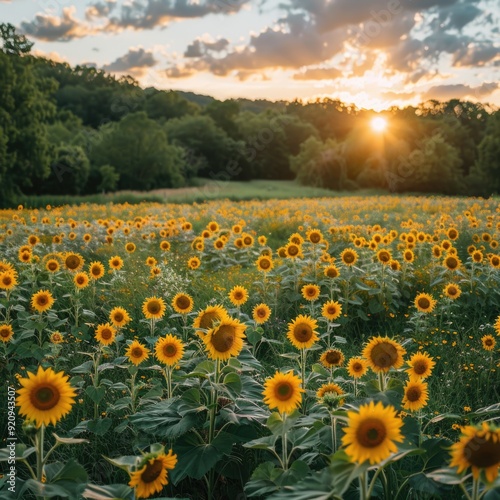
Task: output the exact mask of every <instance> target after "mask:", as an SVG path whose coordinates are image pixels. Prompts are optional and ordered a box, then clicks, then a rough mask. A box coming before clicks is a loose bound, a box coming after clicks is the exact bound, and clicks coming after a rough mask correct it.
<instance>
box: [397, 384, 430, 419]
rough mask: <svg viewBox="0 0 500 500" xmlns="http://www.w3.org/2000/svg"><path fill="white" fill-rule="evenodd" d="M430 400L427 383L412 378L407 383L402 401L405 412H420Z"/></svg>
mask: <svg viewBox="0 0 500 500" xmlns="http://www.w3.org/2000/svg"><path fill="white" fill-rule="evenodd" d="M428 398H429V393H428V392H427V382H423V381H422V380H421V379H419V378H410V380H408V382H406V385H405V393H404V397H403V401H402V403H403V408H404V409H405V410H411V411H418V410H420V409H421V408H423V407H424V406H425V405H426V404H427V399H428Z"/></svg>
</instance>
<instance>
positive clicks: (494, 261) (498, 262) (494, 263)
mask: <svg viewBox="0 0 500 500" xmlns="http://www.w3.org/2000/svg"><path fill="white" fill-rule="evenodd" d="M489 260H490V265H491V267H493V268H495V269H499V268H500V256H498V255H492V256H491V257H490V258H489Z"/></svg>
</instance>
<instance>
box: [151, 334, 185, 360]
mask: <svg viewBox="0 0 500 500" xmlns="http://www.w3.org/2000/svg"><path fill="white" fill-rule="evenodd" d="M155 354H156V357H157V359H158V361H160V362H161V363H165V364H166V365H168V366H175V365H176V364H177V363H178V362H179V361H180V359H181V358H182V356H183V355H184V345H183V343H182V342H181V341H180V340H179V339H178V338H177V337H174V336H173V335H170V334H168V335H166V336H165V337H163V338H160V339H158V340H157V341H156V344H155Z"/></svg>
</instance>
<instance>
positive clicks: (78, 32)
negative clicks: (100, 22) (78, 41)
mask: <svg viewBox="0 0 500 500" xmlns="http://www.w3.org/2000/svg"><path fill="white" fill-rule="evenodd" d="M75 10H76V9H75V7H65V8H64V9H63V13H62V16H61V17H57V16H51V15H48V14H37V15H36V16H35V19H34V20H33V21H31V22H22V23H21V31H22V32H23V33H24V34H25V35H28V36H32V37H34V38H38V39H39V40H45V41H54V40H59V41H62V42H67V41H69V40H72V39H73V38H82V37H84V36H87V35H89V34H90V33H92V32H93V31H92V30H91V29H90V28H89V27H88V26H86V25H84V24H82V23H81V22H80V21H79V20H78V19H75V17H74V13H75Z"/></svg>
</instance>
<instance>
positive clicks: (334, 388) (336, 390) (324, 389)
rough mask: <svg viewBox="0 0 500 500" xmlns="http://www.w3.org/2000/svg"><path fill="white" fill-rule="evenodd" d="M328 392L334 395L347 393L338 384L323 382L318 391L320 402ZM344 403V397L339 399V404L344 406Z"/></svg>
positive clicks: (317, 395)
mask: <svg viewBox="0 0 500 500" xmlns="http://www.w3.org/2000/svg"><path fill="white" fill-rule="evenodd" d="M326 394H332V395H333V396H341V395H342V394H345V393H344V391H343V390H342V387H340V385H337V384H323V385H322V386H321V387H320V388H319V389H318V390H317V391H316V397H317V398H318V400H319V401H320V402H323V398H324V397H325V395H326ZM343 404H344V399H338V400H337V406H342V405H343Z"/></svg>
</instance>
